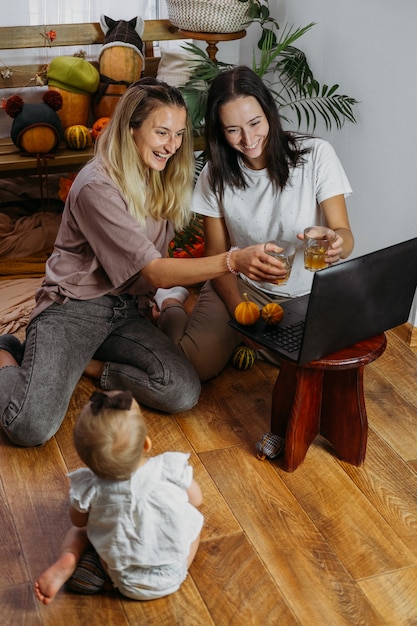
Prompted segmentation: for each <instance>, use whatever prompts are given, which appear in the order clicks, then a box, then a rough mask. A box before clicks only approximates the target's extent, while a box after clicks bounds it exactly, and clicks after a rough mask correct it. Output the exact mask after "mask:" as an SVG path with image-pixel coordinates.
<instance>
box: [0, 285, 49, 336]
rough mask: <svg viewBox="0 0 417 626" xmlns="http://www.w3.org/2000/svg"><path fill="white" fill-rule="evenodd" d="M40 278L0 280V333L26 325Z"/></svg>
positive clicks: (9, 331) (10, 331) (16, 329)
mask: <svg viewBox="0 0 417 626" xmlns="http://www.w3.org/2000/svg"><path fill="white" fill-rule="evenodd" d="M41 283H42V278H18V279H12V280H4V281H2V282H0V335H3V334H5V333H15V332H16V331H18V330H19V328H22V327H24V326H26V324H27V323H28V320H29V316H30V314H31V312H32V309H33V307H34V306H35V292H36V290H37V289H38V288H39V287H40V285H41Z"/></svg>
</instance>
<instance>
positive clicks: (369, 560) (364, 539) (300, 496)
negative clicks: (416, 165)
mask: <svg viewBox="0 0 417 626" xmlns="http://www.w3.org/2000/svg"><path fill="white" fill-rule="evenodd" d="M298 469H299V470H300V471H296V472H294V473H293V474H292V475H291V474H287V473H282V474H280V475H281V478H282V480H283V481H284V482H285V484H286V485H287V486H288V488H289V489H290V490H291V491H292V493H293V494H294V496H295V497H296V498H297V500H298V501H299V502H300V503H301V504H302V506H303V508H304V510H305V511H306V513H307V514H308V516H309V518H310V519H311V520H312V522H313V523H314V524H315V526H316V527H317V528H318V530H319V531H320V532H321V533H322V534H323V537H324V538H325V540H326V542H327V543H328V544H329V546H330V547H331V548H332V549H333V550H334V552H335V553H336V554H337V556H338V557H339V559H340V560H341V561H342V563H343V564H344V566H345V567H346V569H347V571H348V572H349V573H350V574H351V576H352V577H353V578H354V579H355V580H357V579H358V578H364V577H366V576H375V575H377V574H381V573H384V572H386V571H390V570H393V569H396V568H401V567H408V566H411V565H415V564H417V558H416V556H415V555H414V554H413V553H412V552H411V550H410V549H409V548H408V547H407V545H406V544H405V543H404V541H403V540H402V539H401V538H400V537H399V536H398V534H397V533H396V532H395V531H394V530H393V529H392V527H391V526H390V525H389V523H387V522H386V521H385V520H384V518H383V517H382V516H381V514H380V513H379V512H378V511H377V510H376V509H375V507H374V506H373V505H372V504H371V503H370V502H369V500H368V498H367V497H366V496H365V495H364V494H363V493H362V491H360V490H359V489H358V488H357V487H356V485H355V484H354V483H353V482H352V481H351V480H350V479H349V478H348V477H347V476H346V474H345V472H343V470H342V468H341V467H340V465H339V463H338V462H337V459H336V458H334V457H332V456H331V455H330V454H329V452H328V451H327V450H326V449H325V448H323V447H321V446H319V445H318V444H316V446H315V450H314V454H309V455H307V457H306V460H305V461H304V463H303V465H302V466H301V467H300V468H298ZM353 503H355V504H354V505H353Z"/></svg>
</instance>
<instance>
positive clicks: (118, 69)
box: [93, 45, 143, 117]
mask: <svg viewBox="0 0 417 626" xmlns="http://www.w3.org/2000/svg"><path fill="white" fill-rule="evenodd" d="M142 65H143V61H142V57H141V56H140V55H139V54H138V53H137V51H136V50H135V49H134V48H131V47H129V46H118V45H114V46H111V47H110V48H106V49H105V50H103V52H102V53H101V55H100V75H101V76H107V77H108V78H111V79H112V80H114V81H125V82H127V83H133V82H135V80H138V79H139V78H140V76H141V73H142ZM103 86H105V87H106V90H105V92H104V95H102V96H101V97H100V98H98V96H97V95H96V96H95V97H94V98H93V112H94V115H95V116H96V117H106V116H109V117H111V115H112V114H113V112H114V109H115V108H116V106H117V104H118V103H119V101H120V98H121V97H122V95H123V94H124V92H125V91H126V89H127V85H126V84H120V85H115V84H104V85H102V84H101V85H100V88H99V90H98V91H99V93H100V90H101V88H102V87H103Z"/></svg>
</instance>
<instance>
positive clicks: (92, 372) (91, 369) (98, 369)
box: [84, 359, 104, 380]
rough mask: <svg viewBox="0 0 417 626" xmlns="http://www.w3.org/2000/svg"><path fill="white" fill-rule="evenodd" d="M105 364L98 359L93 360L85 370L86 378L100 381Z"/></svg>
mask: <svg viewBox="0 0 417 626" xmlns="http://www.w3.org/2000/svg"><path fill="white" fill-rule="evenodd" d="M103 369H104V363H103V361H97V360H96V359H91V361H90V362H89V363H88V365H87V366H86V367H85V369H84V374H85V376H89V377H90V378H95V379H96V380H100V378H101V375H102V374H103Z"/></svg>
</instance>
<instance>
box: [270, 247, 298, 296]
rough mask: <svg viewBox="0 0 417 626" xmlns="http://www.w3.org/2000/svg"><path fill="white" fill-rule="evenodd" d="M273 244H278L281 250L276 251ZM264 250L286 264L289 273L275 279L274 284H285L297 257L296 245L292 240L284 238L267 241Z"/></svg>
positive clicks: (285, 267)
mask: <svg viewBox="0 0 417 626" xmlns="http://www.w3.org/2000/svg"><path fill="white" fill-rule="evenodd" d="M272 246H276V247H277V248H280V250H278V251H276V250H274V249H272ZM264 250H265V252H266V253H267V254H270V255H271V256H273V257H275V258H276V259H279V260H280V261H281V263H282V264H283V265H284V269H286V270H287V273H286V275H285V276H283V277H282V278H278V279H277V280H275V281H274V283H273V284H274V285H285V284H286V283H287V282H288V279H289V277H290V274H291V269H292V264H293V261H294V257H295V246H294V244H292V243H291V242H290V241H284V240H283V239H279V240H278V241H267V242H266V244H265V245H264Z"/></svg>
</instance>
